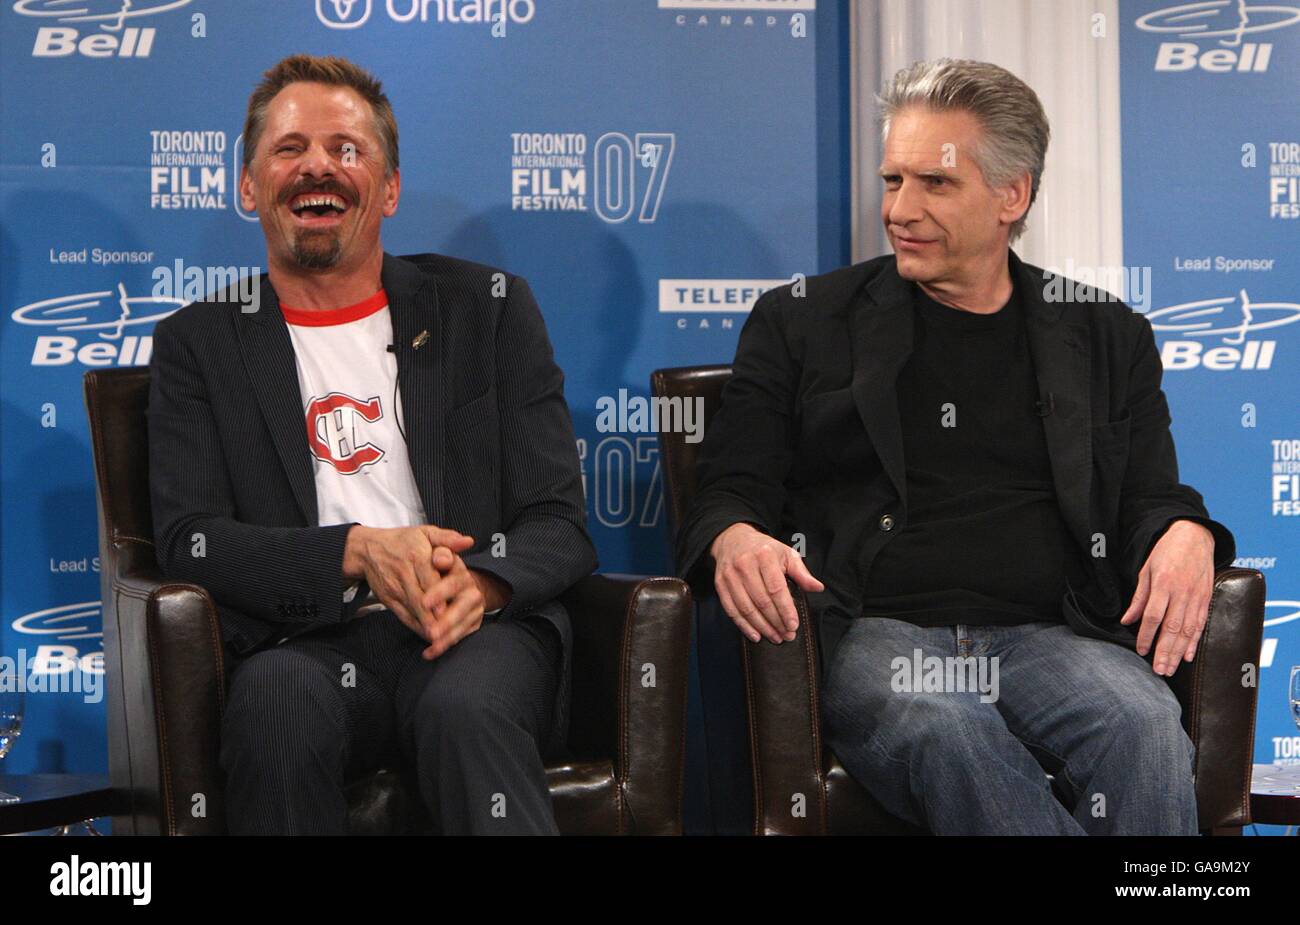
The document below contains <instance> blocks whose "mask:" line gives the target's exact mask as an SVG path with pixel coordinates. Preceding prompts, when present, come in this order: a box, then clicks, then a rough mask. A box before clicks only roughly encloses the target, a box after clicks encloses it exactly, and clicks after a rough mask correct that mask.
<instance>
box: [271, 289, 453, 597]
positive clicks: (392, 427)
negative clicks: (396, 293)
mask: <svg viewBox="0 0 1300 925" xmlns="http://www.w3.org/2000/svg"><path fill="white" fill-rule="evenodd" d="M280 310H281V312H283V314H284V320H285V321H286V322H287V323H288V327H289V336H290V338H292V340H293V350H294V355H295V358H296V363H297V367H298V388H299V390H300V392H301V396H302V408H303V424H304V427H305V429H306V433H307V442H308V445H309V447H310V448H311V454H312V469H313V472H314V475H315V480H316V509H317V512H318V522H317V525H318V526H322V527H325V526H329V525H331V524H341V523H352V522H354V521H355V522H356V523H361V524H365V525H366V526H368V527H410V526H415V525H417V524H423V523H427V522H428V521H427V519H426V517H425V512H424V505H423V503H422V502H421V501H420V492H419V490H418V489H417V488H416V485H415V476H414V475H413V474H412V472H411V459H410V456H409V455H408V454H407V451H406V440H405V438H404V437H403V436H402V430H400V429H399V423H400V425H401V427H402V428H403V429H404V428H405V419H404V418H403V417H402V398H401V395H400V394H399V393H398V389H397V356H396V354H393V353H390V352H389V351H388V345H389V344H391V343H392V342H393V325H392V320H391V317H390V313H389V310H388V295H387V293H385V292H384V290H382V289H380V290H379V291H378V292H376V293H375V294H374V295H373V296H371V297H370V298H368V299H366V300H365V301H364V302H358V303H357V304H356V305H348V306H345V307H343V308H334V309H326V310H309V309H299V308H291V307H290V306H287V305H281V306H280ZM349 591H350V593H346V594H345V595H344V600H347V601H350V600H351V598H352V596H353V595H354V594H355V593H356V586H355V585H354V586H353V587H352V588H350V589H349ZM370 609H374V606H372V605H367V606H364V607H362V608H360V610H359V611H358V613H360V612H362V611H367V610H370Z"/></svg>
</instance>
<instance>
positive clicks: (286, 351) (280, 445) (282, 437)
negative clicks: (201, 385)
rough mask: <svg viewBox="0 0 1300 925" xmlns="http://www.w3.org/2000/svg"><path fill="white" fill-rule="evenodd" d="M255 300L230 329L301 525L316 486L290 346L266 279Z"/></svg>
mask: <svg viewBox="0 0 1300 925" xmlns="http://www.w3.org/2000/svg"><path fill="white" fill-rule="evenodd" d="M260 295H261V301H260V302H259V303H258V310H257V311H255V312H247V313H244V312H241V313H240V315H239V319H238V322H237V323H236V325H235V327H236V329H237V330H238V331H239V344H240V348H241V349H242V350H243V353H244V369H245V371H246V372H247V373H248V379H249V381H250V382H251V383H252V384H253V392H254V394H255V395H256V396H257V403H258V405H259V406H260V407H261V409H262V417H263V418H265V420H266V427H267V429H268V430H269V431H270V432H271V440H272V441H273V442H274V443H275V448H276V451H277V452H278V453H279V454H280V462H281V463H283V464H284V471H285V474H286V475H287V476H288V477H289V485H290V487H291V488H292V489H293V496H294V498H295V499H296V500H297V502H298V508H299V509H300V510H301V511H302V515H303V518H304V519H305V522H306V524H307V526H309V527H314V526H316V522H317V519H318V517H317V513H316V482H315V478H314V476H313V475H312V467H311V450H310V449H308V447H307V432H306V430H305V426H306V425H305V424H304V421H305V418H304V417H303V414H304V412H303V406H302V393H301V392H300V390H299V387H298V367H297V364H296V363H295V362H294V353H293V341H292V340H291V339H290V338H289V327H288V325H287V324H285V321H284V315H283V314H281V312H280V300H279V298H278V297H277V296H276V294H275V290H274V289H273V288H272V287H271V279H270V277H269V276H268V275H266V274H263V276H262V288H261V294H260Z"/></svg>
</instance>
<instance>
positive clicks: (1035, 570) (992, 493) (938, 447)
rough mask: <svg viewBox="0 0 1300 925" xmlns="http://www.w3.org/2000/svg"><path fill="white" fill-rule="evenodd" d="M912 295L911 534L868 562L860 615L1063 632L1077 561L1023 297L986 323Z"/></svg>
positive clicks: (908, 389)
mask: <svg viewBox="0 0 1300 925" xmlns="http://www.w3.org/2000/svg"><path fill="white" fill-rule="evenodd" d="M912 288H913V290H914V293H915V296H914V311H913V324H914V345H913V352H912V355H911V356H910V357H909V358H908V361H907V363H906V364H904V366H903V368H902V370H901V371H900V373H899V378H898V411H899V418H900V422H901V424H902V430H903V461H904V467H905V470H906V473H907V507H908V510H907V523H906V524H905V525H904V526H903V527H901V528H898V529H899V532H898V535H896V536H895V537H893V538H892V539H890V540H889V542H887V543H886V544H885V545H884V547H883V548H882V549H881V551H880V553H879V554H878V555H877V556H876V558H875V560H874V561H873V563H872V566H871V571H870V574H869V575H868V576H867V579H866V584H865V587H864V588H863V614H864V616H886V617H894V618H896V619H900V620H907V621H908V622H911V623H916V624H919V625H922V626H949V625H952V624H956V623H967V624H974V625H985V624H1004V625H1006V624H1016V623H1029V622H1034V621H1038V620H1061V619H1062V613H1061V599H1062V597H1063V596H1064V594H1065V582H1066V579H1067V576H1068V577H1070V578H1071V579H1074V578H1076V577H1077V576H1080V575H1081V569H1082V562H1081V561H1080V559H1079V554H1080V551H1079V549H1078V546H1077V544H1076V543H1075V542H1074V541H1073V540H1071V539H1070V538H1069V534H1068V530H1067V528H1066V526H1065V522H1064V521H1063V519H1062V517H1061V512H1060V507H1059V505H1058V504H1057V500H1056V493H1055V490H1054V487H1053V481H1052V469H1051V463H1050V460H1049V457H1048V452H1047V441H1046V438H1045V436H1044V432H1043V419H1042V417H1041V416H1040V415H1039V414H1038V407H1037V404H1036V403H1037V401H1038V398H1039V395H1038V383H1037V379H1036V378H1035V376H1034V367H1033V361H1032V358H1031V357H1030V355H1029V345H1028V338H1027V334H1026V329H1025V320H1024V307H1023V305H1022V302H1021V298H1020V294H1019V292H1013V293H1012V296H1011V299H1010V301H1008V302H1007V304H1006V305H1004V306H1003V307H1002V308H1001V309H1000V310H999V311H997V312H994V313H992V314H986V315H981V314H975V313H973V312H968V311H962V310H960V309H955V308H950V307H948V306H946V305H942V304H940V303H938V302H936V301H934V300H933V299H931V298H929V297H928V296H927V295H925V293H924V292H922V291H921V288H920V287H919V286H916V285H913V287H912ZM945 406H950V407H945ZM1077 584H1078V583H1077V582H1076V586H1077Z"/></svg>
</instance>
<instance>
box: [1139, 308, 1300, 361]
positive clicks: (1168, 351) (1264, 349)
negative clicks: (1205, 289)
mask: <svg viewBox="0 0 1300 925" xmlns="http://www.w3.org/2000/svg"><path fill="white" fill-rule="evenodd" d="M1146 317H1147V320H1148V321H1149V322H1150V323H1151V329H1152V330H1153V331H1155V332H1156V333H1157V334H1159V333H1161V332H1167V333H1170V334H1175V333H1176V334H1181V335H1183V336H1184V337H1186V338H1218V339H1219V340H1220V341H1221V342H1222V343H1223V344H1225V345H1227V346H1217V347H1209V348H1208V349H1207V348H1206V347H1205V345H1204V343H1203V342H1202V341H1200V340H1193V339H1189V340H1168V341H1165V343H1164V345H1163V347H1161V350H1160V361H1161V362H1162V363H1163V364H1164V367H1165V369H1167V370H1170V371H1174V370H1181V369H1196V368H1201V369H1209V370H1214V371H1223V370H1234V369H1239V370H1260V369H1271V368H1272V366H1273V354H1274V353H1276V352H1277V341H1275V340H1258V339H1256V338H1253V337H1249V336H1247V335H1250V334H1253V333H1256V332H1259V331H1265V330H1271V329H1273V328H1279V327H1282V326H1284V325H1289V324H1294V323H1295V322H1296V321H1300V303H1296V302H1256V301H1252V300H1251V298H1250V294H1249V293H1248V292H1246V290H1245V289H1240V290H1238V292H1237V295H1236V296H1221V297H1219V298H1216V299H1201V300H1198V301H1196V302H1184V303H1182V304H1180V305H1170V306H1168V307H1166V308H1159V309H1156V310H1155V311H1153V312H1149V313H1147V316H1146Z"/></svg>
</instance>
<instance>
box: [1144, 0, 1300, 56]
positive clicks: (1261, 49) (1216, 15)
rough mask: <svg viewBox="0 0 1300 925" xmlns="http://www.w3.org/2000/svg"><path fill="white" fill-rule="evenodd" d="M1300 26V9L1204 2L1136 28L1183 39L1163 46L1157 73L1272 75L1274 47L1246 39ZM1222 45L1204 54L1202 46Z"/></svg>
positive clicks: (1235, 0) (1150, 16)
mask: <svg viewBox="0 0 1300 925" xmlns="http://www.w3.org/2000/svg"><path fill="white" fill-rule="evenodd" d="M1296 23H1300V7H1293V6H1281V5H1278V4H1252V3H1248V2H1247V0H1203V2H1200V3H1184V4H1182V5H1180V6H1171V7H1166V8H1165V9H1161V10H1153V11H1152V12H1150V13H1147V14H1145V15H1143V16H1140V17H1138V19H1137V21H1136V22H1135V23H1134V25H1135V26H1136V27H1137V28H1138V29H1141V30H1142V31H1143V32H1154V33H1157V34H1162V35H1165V34H1170V33H1172V34H1173V35H1174V37H1176V38H1179V39H1183V41H1179V42H1161V43H1160V48H1159V50H1158V51H1157V52H1156V65H1155V69H1156V70H1157V71H1164V72H1178V71H1191V70H1195V69H1199V70H1202V71H1206V72H1207V73H1210V74H1228V73H1231V72H1233V71H1237V72H1239V73H1255V74H1260V73H1263V72H1265V71H1267V70H1268V63H1269V60H1270V59H1271V58H1272V56H1273V46H1272V45H1270V44H1268V43H1256V42H1248V41H1246V40H1245V37H1246V36H1248V35H1256V34H1258V33H1260V32H1272V31H1274V30H1276V29H1285V28H1287V27H1288V26H1293V25H1295V24H1296ZM1206 39H1217V44H1218V47H1216V48H1210V49H1208V50H1205V51H1202V50H1201V46H1200V45H1198V44H1196V43H1197V42H1201V41H1204V40H1206Z"/></svg>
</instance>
